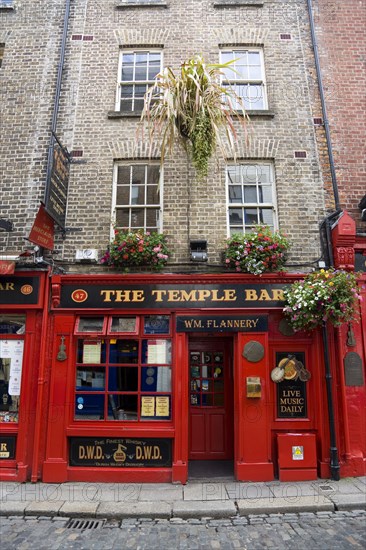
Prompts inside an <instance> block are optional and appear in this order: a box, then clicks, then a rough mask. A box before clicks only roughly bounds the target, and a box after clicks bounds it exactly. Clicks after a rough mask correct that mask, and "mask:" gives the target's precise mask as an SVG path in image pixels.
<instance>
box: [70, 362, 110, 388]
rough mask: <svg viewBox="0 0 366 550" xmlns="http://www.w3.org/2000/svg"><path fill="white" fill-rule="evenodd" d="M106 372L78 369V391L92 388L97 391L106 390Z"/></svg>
mask: <svg viewBox="0 0 366 550" xmlns="http://www.w3.org/2000/svg"><path fill="white" fill-rule="evenodd" d="M104 386H105V370H104V369H103V368H98V367H95V368H85V367H78V368H77V370H76V390H77V391H78V390H83V389H84V390H85V389H86V388H92V389H93V390H95V391H101V390H104Z"/></svg>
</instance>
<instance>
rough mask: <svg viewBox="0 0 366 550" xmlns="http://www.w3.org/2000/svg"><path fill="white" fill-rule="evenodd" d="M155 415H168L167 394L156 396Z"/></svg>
mask: <svg viewBox="0 0 366 550" xmlns="http://www.w3.org/2000/svg"><path fill="white" fill-rule="evenodd" d="M155 399H156V416H169V397H168V396H167V395H160V396H156V398H155Z"/></svg>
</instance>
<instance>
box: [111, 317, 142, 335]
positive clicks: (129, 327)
mask: <svg viewBox="0 0 366 550" xmlns="http://www.w3.org/2000/svg"><path fill="white" fill-rule="evenodd" d="M136 323H137V319H136V317H113V319H112V325H111V328H110V331H111V332H136Z"/></svg>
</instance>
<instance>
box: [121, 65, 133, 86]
mask: <svg viewBox="0 0 366 550" xmlns="http://www.w3.org/2000/svg"><path fill="white" fill-rule="evenodd" d="M122 80H123V81H125V82H126V81H131V80H133V67H132V66H127V65H123V66H122Z"/></svg>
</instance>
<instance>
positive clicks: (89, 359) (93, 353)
mask: <svg viewBox="0 0 366 550" xmlns="http://www.w3.org/2000/svg"><path fill="white" fill-rule="evenodd" d="M101 350H102V343H101V342H95V341H93V342H91V341H90V342H84V346H83V363H84V364H85V365H91V364H92V363H100V353H101Z"/></svg>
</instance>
